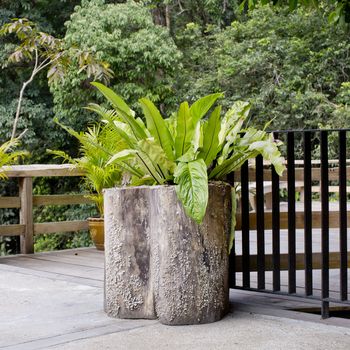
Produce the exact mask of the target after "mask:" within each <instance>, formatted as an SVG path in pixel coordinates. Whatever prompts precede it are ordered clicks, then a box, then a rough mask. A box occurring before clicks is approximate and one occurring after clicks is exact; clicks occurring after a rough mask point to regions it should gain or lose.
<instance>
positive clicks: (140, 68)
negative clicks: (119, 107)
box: [51, 0, 181, 130]
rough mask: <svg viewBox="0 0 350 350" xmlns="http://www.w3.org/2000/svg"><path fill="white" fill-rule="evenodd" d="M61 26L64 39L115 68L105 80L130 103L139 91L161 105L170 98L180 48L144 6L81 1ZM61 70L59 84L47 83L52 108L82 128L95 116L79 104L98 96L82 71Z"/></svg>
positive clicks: (68, 123) (177, 69)
mask: <svg viewBox="0 0 350 350" xmlns="http://www.w3.org/2000/svg"><path fill="white" fill-rule="evenodd" d="M66 26H67V33H66V36H65V42H66V43H67V44H68V45H73V44H75V45H77V47H79V48H80V49H81V50H83V51H90V52H92V53H93V54H94V56H95V57H97V58H98V59H99V60H102V61H105V62H108V63H109V64H110V67H111V69H113V71H114V72H115V76H114V78H113V79H112V80H111V83H110V85H111V86H112V87H113V88H114V90H116V91H118V93H119V94H120V95H121V96H123V97H124V98H125V99H126V100H127V101H128V102H130V103H131V104H132V105H133V106H136V101H137V100H138V99H139V98H140V97H143V96H147V97H149V98H150V99H151V100H152V101H155V102H157V103H159V104H161V105H162V106H163V109H164V106H165V105H171V104H173V103H174V100H175V98H174V95H175V91H174V80H175V75H176V74H177V73H178V71H179V67H180V59H181V52H180V51H179V50H178V49H177V47H176V45H175V43H174V41H173V40H172V38H171V37H170V35H169V32H168V30H167V29H166V28H164V27H162V26H159V25H155V24H154V23H153V20H152V15H151V13H150V11H149V9H148V8H147V7H145V6H143V5H142V4H139V3H136V2H133V1H128V2H127V3H123V4H105V3H104V2H103V1H100V0H93V1H83V2H82V5H81V6H78V7H76V9H75V12H74V13H73V14H72V16H71V19H70V21H68V22H67V23H66ZM67 74H68V78H67V79H66V80H65V82H64V83H63V84H61V85H57V86H52V87H51V90H52V92H53V95H54V101H55V112H56V115H57V116H58V117H59V119H60V120H61V121H63V122H64V124H66V125H70V126H72V127H74V128H75V129H76V130H83V127H84V125H86V123H87V122H89V121H90V122H91V121H93V118H95V116H93V115H92V114H91V113H89V112H86V111H84V110H82V107H84V106H86V105H87V104H88V103H89V102H90V101H91V100H92V99H96V98H100V97H97V94H96V92H95V90H94V89H93V88H92V87H91V85H90V81H91V79H89V78H88V76H87V75H86V74H84V73H83V74H80V75H78V74H77V72H76V71H73V70H68V73H67Z"/></svg>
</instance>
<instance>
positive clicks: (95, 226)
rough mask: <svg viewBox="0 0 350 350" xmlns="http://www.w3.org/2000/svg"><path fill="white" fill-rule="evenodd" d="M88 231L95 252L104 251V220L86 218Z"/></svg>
mask: <svg viewBox="0 0 350 350" xmlns="http://www.w3.org/2000/svg"><path fill="white" fill-rule="evenodd" d="M88 222H89V231H90V236H91V239H92V241H93V242H94V244H95V246H96V248H97V250H104V249H105V248H104V240H105V233H104V219H103V218H88Z"/></svg>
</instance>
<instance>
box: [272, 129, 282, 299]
mask: <svg viewBox="0 0 350 350" xmlns="http://www.w3.org/2000/svg"><path fill="white" fill-rule="evenodd" d="M274 137H275V139H278V133H274ZM271 172H272V174H271V178H272V265H273V273H272V274H273V291H274V292H277V291H280V290H281V260H280V179H279V176H278V174H277V173H276V170H275V168H274V167H272V169H271Z"/></svg>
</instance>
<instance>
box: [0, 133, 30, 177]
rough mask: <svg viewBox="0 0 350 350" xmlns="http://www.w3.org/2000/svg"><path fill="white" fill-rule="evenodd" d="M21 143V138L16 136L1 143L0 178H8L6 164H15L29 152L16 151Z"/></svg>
mask: <svg viewBox="0 0 350 350" xmlns="http://www.w3.org/2000/svg"><path fill="white" fill-rule="evenodd" d="M19 144H20V140H19V138H14V139H11V140H9V141H7V142H4V143H3V144H2V145H0V179H6V178H7V176H6V174H5V172H4V169H3V167H4V166H6V165H11V164H14V163H16V162H17V161H18V159H19V158H21V157H24V156H26V155H27V154H28V152H26V151H15V149H16V148H17V147H18V146H19Z"/></svg>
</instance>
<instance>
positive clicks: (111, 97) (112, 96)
mask: <svg viewBox="0 0 350 350" xmlns="http://www.w3.org/2000/svg"><path fill="white" fill-rule="evenodd" d="M91 84H92V85H93V86H95V87H96V88H97V89H98V90H99V91H100V92H101V93H102V94H103V95H104V96H105V97H106V98H107V100H108V101H109V102H110V103H111V104H112V105H113V107H114V108H115V109H116V110H117V111H118V112H119V115H120V117H121V118H122V119H123V120H124V121H125V122H126V123H127V124H128V125H129V126H130V127H131V130H132V132H133V133H134V135H135V137H136V138H137V139H138V140H142V139H144V138H146V137H147V135H146V133H145V131H144V129H143V128H142V127H141V126H140V124H139V123H138V122H137V121H136V120H135V118H134V115H133V114H134V113H133V111H132V110H131V109H130V108H129V106H128V105H127V104H126V103H125V102H124V100H123V99H122V98H121V97H120V96H118V95H117V94H116V93H115V92H114V91H113V90H111V89H110V88H108V87H107V86H104V85H103V84H101V83H97V82H93V83H91Z"/></svg>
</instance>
